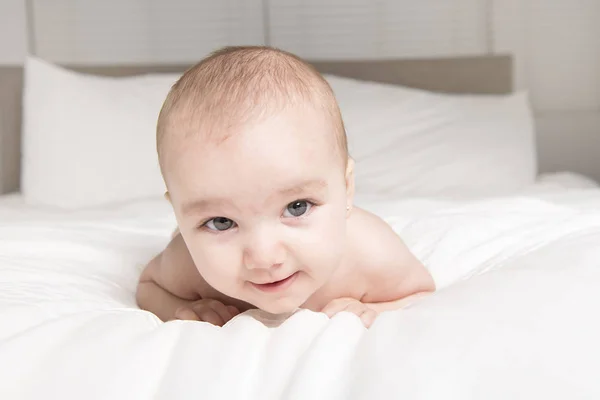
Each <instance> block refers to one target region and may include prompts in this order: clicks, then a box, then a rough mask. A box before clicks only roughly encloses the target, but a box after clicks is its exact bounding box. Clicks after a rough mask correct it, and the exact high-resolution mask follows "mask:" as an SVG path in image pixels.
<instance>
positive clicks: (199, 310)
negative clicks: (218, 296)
mask: <svg viewBox="0 0 600 400" xmlns="http://www.w3.org/2000/svg"><path fill="white" fill-rule="evenodd" d="M239 313H240V311H239V310H238V309H237V308H236V307H234V306H226V305H225V304H223V303H221V302H220V301H218V300H213V299H200V300H198V301H195V302H193V303H190V304H189V305H188V306H185V307H179V308H178V309H177V310H176V311H175V319H184V320H189V321H204V322H208V323H211V324H213V325H217V326H223V325H225V324H226V323H227V322H228V321H229V320H230V319H232V318H233V317H235V316H236V315H238V314H239Z"/></svg>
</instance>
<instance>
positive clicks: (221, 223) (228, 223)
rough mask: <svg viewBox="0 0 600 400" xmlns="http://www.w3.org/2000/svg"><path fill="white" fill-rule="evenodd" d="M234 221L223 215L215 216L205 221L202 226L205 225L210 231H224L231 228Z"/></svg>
mask: <svg viewBox="0 0 600 400" xmlns="http://www.w3.org/2000/svg"><path fill="white" fill-rule="evenodd" d="M234 225H235V222H233V221H232V220H230V219H229V218H225V217H216V218H213V219H210V220H208V221H206V223H205V224H204V226H206V227H207V228H208V229H210V230H211V231H220V232H222V231H226V230H228V229H231V228H233V226H234Z"/></svg>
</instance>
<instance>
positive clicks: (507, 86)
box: [0, 55, 512, 193]
mask: <svg viewBox="0 0 600 400" xmlns="http://www.w3.org/2000/svg"><path fill="white" fill-rule="evenodd" d="M313 64H314V65H315V66H316V68H317V69H318V70H319V71H321V72H322V73H330V74H335V75H340V76H345V77H349V78H356V79H363V80H370V81H376V82H386V83H394V84H399V85H404V86H410V87H416V88H421V89H427V90H432V91H440V92H447V93H488V94H502V93H509V92H511V91H512V59H511V57H509V56H504V55H496V56H481V57H460V58H441V59H427V60H368V61H314V62H313ZM186 67H187V66H181V65H180V66H153V65H148V66H101V67H91V66H87V67H72V69H74V70H77V71H82V72H87V73H93V74H98V75H111V76H128V75H136V74H144V73H157V72H183V71H184V70H185V69H186ZM22 85H23V68H22V67H7V66H0V193H8V192H12V191H17V190H18V189H19V177H20V147H21V93H22Z"/></svg>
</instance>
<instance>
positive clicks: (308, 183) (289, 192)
mask: <svg viewBox="0 0 600 400" xmlns="http://www.w3.org/2000/svg"><path fill="white" fill-rule="evenodd" d="M325 188H327V182H325V181H324V180H322V179H312V180H305V181H301V182H299V183H296V184H295V185H293V186H289V187H287V188H283V189H279V190H277V191H276V193H275V194H276V195H278V196H281V197H291V196H294V195H297V196H299V195H301V194H303V193H307V192H315V191H319V190H323V189H325ZM219 205H227V206H230V207H235V205H234V203H233V201H232V200H231V199H229V198H226V197H216V198H205V199H197V200H193V201H189V202H187V203H184V204H183V205H182V206H181V212H182V213H183V214H192V213H193V212H194V211H197V210H202V209H205V208H211V207H216V206H219Z"/></svg>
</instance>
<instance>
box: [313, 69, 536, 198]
mask: <svg viewBox="0 0 600 400" xmlns="http://www.w3.org/2000/svg"><path fill="white" fill-rule="evenodd" d="M325 78H326V79H327V80H328V81H329V83H330V84H331V86H332V88H333V90H334V92H335V94H336V97H337V99H338V102H339V104H340V108H341V111H342V116H343V118H344V124H345V126H346V131H347V134H348V141H349V147H350V153H351V156H352V157H353V158H354V159H355V161H356V169H355V172H356V191H357V198H358V199H361V198H362V199H377V198H385V199H390V198H399V197H407V196H411V197H415V196H417V197H430V196H436V197H437V196H442V197H450V198H468V197H485V196H494V195H504V194H509V193H514V192H515V191H517V190H519V189H521V188H523V187H525V186H528V185H530V184H532V183H534V181H535V177H536V175H537V158H536V150H535V136H534V126H533V118H532V113H531V109H530V106H529V103H528V97H527V95H526V94H525V93H515V94H510V95H497V96H496V95H449V94H438V93H432V92H426V91H422V90H416V89H409V88H405V87H400V86H395V85H387V84H380V83H373V82H364V81H356V80H352V79H347V78H340V77H336V76H332V75H326V76H325Z"/></svg>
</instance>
